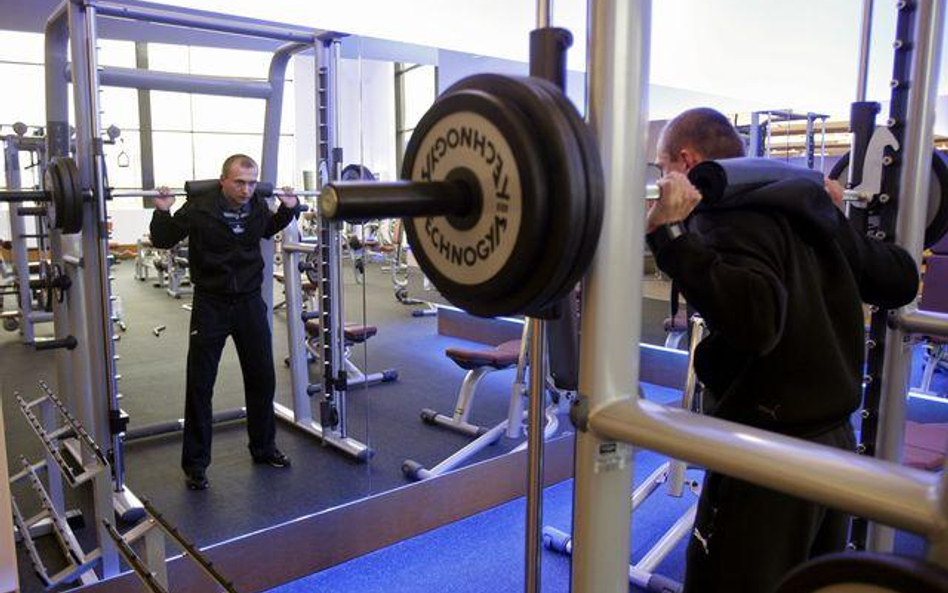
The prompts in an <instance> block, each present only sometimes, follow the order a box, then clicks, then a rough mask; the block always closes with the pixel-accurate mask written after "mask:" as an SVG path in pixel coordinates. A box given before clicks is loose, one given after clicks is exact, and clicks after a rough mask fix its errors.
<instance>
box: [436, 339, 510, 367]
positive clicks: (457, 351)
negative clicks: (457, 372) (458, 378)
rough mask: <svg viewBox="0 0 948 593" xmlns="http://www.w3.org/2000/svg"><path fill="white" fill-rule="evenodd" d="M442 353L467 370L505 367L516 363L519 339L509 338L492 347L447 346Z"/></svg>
mask: <svg viewBox="0 0 948 593" xmlns="http://www.w3.org/2000/svg"><path fill="white" fill-rule="evenodd" d="M444 355H445V356H447V357H448V358H450V359H451V360H453V361H454V362H455V363H456V364H457V365H458V366H459V367H461V368H462V369H466V370H468V371H470V370H473V369H477V368H481V367H493V368H495V369H506V368H508V367H512V366H513V365H515V364H517V360H518V359H519V358H520V340H510V341H509V342H504V343H503V344H500V345H499V346H495V347H494V348H485V349H483V350H469V349H467V348H448V349H447V350H445V351H444Z"/></svg>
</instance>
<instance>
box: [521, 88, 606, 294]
mask: <svg viewBox="0 0 948 593" xmlns="http://www.w3.org/2000/svg"><path fill="white" fill-rule="evenodd" d="M531 80H532V82H533V85H534V86H536V87H537V88H539V89H541V90H544V91H545V92H547V93H548V94H549V95H550V97H551V98H552V99H553V101H554V102H555V103H556V104H557V105H558V106H559V109H560V113H562V114H563V115H564V116H565V117H566V119H567V121H568V122H569V124H570V127H571V128H572V131H573V134H574V137H575V140H576V146H577V148H578V150H579V154H580V156H581V158H582V162H583V174H584V176H585V185H586V192H585V193H586V196H585V197H586V205H585V215H586V216H585V226H584V228H583V233H582V236H581V240H580V245H579V248H578V249H577V250H576V253H575V257H574V259H573V264H572V267H571V269H570V270H569V273H568V274H567V276H566V279H565V281H564V282H563V283H562V284H561V285H560V286H559V288H557V289H556V295H555V297H554V299H553V300H554V301H556V300H559V299H560V298H561V297H563V296H565V295H567V294H569V293H570V291H572V290H573V288H575V286H576V284H577V283H578V282H579V280H580V278H581V277H582V275H583V274H584V273H585V272H586V269H587V268H588V267H589V264H590V263H591V262H592V258H593V255H595V253H596V246H597V245H598V244H599V234H600V232H601V231H602V219H603V212H604V211H605V194H606V189H605V180H604V177H603V172H602V160H601V159H600V158H599V148H598V145H597V142H596V137H595V135H594V134H593V132H592V129H591V128H590V127H589V126H588V125H587V124H586V121H585V120H584V119H583V116H582V115H580V113H579V111H578V110H577V109H576V107H575V105H573V102H572V101H570V99H569V97H567V96H566V94H565V93H564V92H563V91H562V90H561V89H560V88H559V87H557V86H555V85H554V84H552V83H550V82H548V81H546V80H543V79H537V78H534V79H531Z"/></svg>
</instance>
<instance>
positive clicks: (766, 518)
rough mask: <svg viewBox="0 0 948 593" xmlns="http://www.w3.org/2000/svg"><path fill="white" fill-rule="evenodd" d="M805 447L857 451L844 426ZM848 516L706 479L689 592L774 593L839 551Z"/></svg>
mask: <svg viewBox="0 0 948 593" xmlns="http://www.w3.org/2000/svg"><path fill="white" fill-rule="evenodd" d="M808 440H810V441H813V442H817V443H822V444H824V445H830V446H833V447H836V448H839V449H846V450H849V451H853V450H855V446H856V445H855V439H854V437H853V430H852V427H851V426H850V425H849V424H848V423H846V424H844V425H842V426H839V427H838V428H835V429H833V430H830V431H828V432H825V433H823V434H821V435H818V436H815V437H812V438H809V439H808ZM848 529H849V516H848V515H846V514H844V513H841V512H839V511H836V510H833V509H828V508H826V507H823V506H820V505H817V504H814V503H811V502H807V501H805V500H801V499H799V498H794V497H792V496H789V495H786V494H782V493H780V492H776V491H774V490H770V489H767V488H762V487H760V486H756V485H754V484H750V483H748V482H745V481H743V480H738V479H735V478H731V477H728V476H725V475H722V474H717V473H712V472H708V474H707V475H706V476H705V480H704V487H703V490H702V491H701V500H700V501H699V502H698V514H697V517H696V518H695V526H694V529H693V531H692V534H691V539H690V540H689V542H688V552H687V566H686V571H685V588H684V590H685V592H686V593H725V592H726V593H769V592H770V591H772V590H773V589H774V588H775V587H776V585H777V584H778V583H779V582H780V580H781V579H782V578H783V577H784V575H786V573H788V572H789V571H790V570H791V569H793V568H794V567H796V566H797V565H799V564H801V563H803V562H805V561H806V560H808V559H809V558H813V557H816V556H819V555H821V554H826V553H829V552H836V551H842V550H843V549H844V548H845V546H846V539H847V535H848Z"/></svg>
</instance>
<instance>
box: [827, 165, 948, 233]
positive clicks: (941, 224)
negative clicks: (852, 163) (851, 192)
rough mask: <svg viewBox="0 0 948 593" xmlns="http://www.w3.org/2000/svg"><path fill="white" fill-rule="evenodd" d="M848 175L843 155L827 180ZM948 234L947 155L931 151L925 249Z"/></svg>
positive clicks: (844, 177)
mask: <svg viewBox="0 0 948 593" xmlns="http://www.w3.org/2000/svg"><path fill="white" fill-rule="evenodd" d="M848 174H849V153H848V152H847V153H846V154H844V155H843V156H842V157H841V158H840V159H839V160H838V161H837V162H836V164H835V165H833V168H832V169H830V173H829V178H830V179H837V180H842V181H843V182H844V183H845V181H846V177H847V176H848ZM945 234H948V155H945V154H944V153H941V152H938V151H937V150H935V151H932V177H931V181H930V182H929V185H928V215H927V216H926V218H925V248H926V249H928V248H929V247H931V246H932V245H934V244H935V243H938V241H939V240H940V239H941V238H942V237H944V236H945Z"/></svg>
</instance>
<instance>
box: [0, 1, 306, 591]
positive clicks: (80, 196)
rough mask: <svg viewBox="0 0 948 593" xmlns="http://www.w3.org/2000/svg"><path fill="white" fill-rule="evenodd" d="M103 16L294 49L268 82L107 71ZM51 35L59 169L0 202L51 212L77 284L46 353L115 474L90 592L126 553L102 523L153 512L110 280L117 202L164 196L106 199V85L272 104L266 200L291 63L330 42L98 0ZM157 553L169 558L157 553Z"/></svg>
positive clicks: (105, 498) (103, 509) (102, 477)
mask: <svg viewBox="0 0 948 593" xmlns="http://www.w3.org/2000/svg"><path fill="white" fill-rule="evenodd" d="M103 17H105V18H119V19H123V20H136V21H140V22H144V23H154V22H161V23H165V24H170V25H174V26H182V27H188V28H191V29H194V30H195V31H214V32H227V33H228V34H231V35H232V34H238V35H244V36H250V37H257V38H263V39H269V40H277V41H283V42H285V43H284V44H283V45H282V46H281V47H280V48H279V49H278V50H276V51H275V53H274V54H273V59H272V61H271V69H270V74H269V78H268V80H266V81H257V80H248V79H243V78H227V77H207V76H201V75H192V74H178V73H155V72H153V71H149V70H144V69H134V68H132V69H116V68H111V67H100V66H99V64H98V56H97V34H96V25H97V24H98V22H99V21H100V20H101V18H103ZM46 32H47V34H46V49H47V54H46V56H47V58H46V63H45V68H46V77H45V78H46V113H47V117H48V122H47V126H46V131H47V150H48V154H49V157H50V165H49V166H48V167H47V169H46V174H45V176H44V184H43V187H44V188H45V190H44V191H32V192H31V191H23V190H19V191H15V192H4V193H0V201H4V202H11V203H17V202H22V201H39V202H42V203H43V206H44V207H45V211H46V214H45V215H46V218H47V219H48V221H49V223H50V224H49V226H50V244H51V247H52V249H51V254H52V258H51V259H52V261H51V267H52V269H53V270H57V269H59V270H62V275H63V277H65V278H68V279H69V280H70V281H71V284H72V287H71V288H70V289H69V290H68V292H66V291H62V292H64V293H65V294H64V298H63V299H62V300H59V299H54V301H53V306H52V309H53V316H54V320H55V331H56V339H55V340H53V341H51V342H48V343H44V344H43V347H45V348H59V349H60V352H59V354H58V356H57V357H56V358H57V384H58V389H59V391H60V393H61V394H62V401H63V404H64V406H65V407H66V408H67V409H68V410H69V411H70V413H71V414H73V415H74V416H75V417H76V418H77V419H78V420H79V421H81V423H82V426H83V427H84V430H86V431H87V432H88V434H89V435H90V437H91V438H92V439H93V441H94V442H95V443H97V444H98V446H99V447H101V449H102V452H103V454H104V457H105V459H107V460H108V465H107V469H108V470H109V471H101V472H98V473H97V474H96V475H95V476H94V477H92V478H91V479H90V480H89V482H90V483H91V489H92V495H91V499H92V506H93V508H94V511H95V520H94V521H91V522H89V524H90V525H92V526H93V527H94V529H95V530H96V534H95V539H96V542H97V544H98V550H99V552H98V554H97V555H96V556H95V557H94V558H92V559H91V560H90V562H91V565H90V566H94V568H95V572H94V571H92V570H88V571H86V572H84V573H83V579H87V580H89V581H91V580H97V579H99V578H107V577H111V576H114V575H116V574H117V573H118V572H119V570H120V563H119V556H118V551H117V549H116V542H115V541H114V540H113V539H112V534H110V533H109V531H108V529H107V528H106V526H105V525H104V524H103V523H102V520H103V519H111V518H112V517H113V515H116V514H117V515H118V517H119V518H120V519H122V520H125V521H134V520H135V519H137V518H141V517H142V516H143V515H144V513H145V510H144V506H143V504H142V503H141V502H140V501H139V500H138V499H137V498H136V497H135V496H134V494H133V493H131V491H130V490H129V489H128V487H127V486H126V484H125V474H124V471H125V468H124V452H125V450H124V447H125V439H124V434H125V430H126V428H127V422H128V418H127V416H126V415H125V414H124V413H123V412H122V410H121V409H120V407H119V397H120V395H119V392H118V380H119V374H118V372H117V368H116V361H117V360H118V356H117V355H116V347H115V341H116V339H117V337H116V336H115V334H114V332H115V329H114V328H115V323H116V321H117V318H116V317H115V314H116V310H115V305H114V296H113V294H112V287H111V285H110V272H109V266H110V263H111V262H110V256H109V237H108V230H107V229H108V200H109V199H117V198H120V197H125V196H130V197H143V196H149V195H152V196H153V195H157V193H156V192H154V191H145V190H132V191H113V190H111V189H110V188H108V184H107V180H106V176H105V167H104V155H103V154H102V151H101V150H100V149H99V148H98V147H100V146H101V144H102V143H104V142H107V140H105V139H104V138H103V134H102V128H103V126H102V125H101V122H100V121H99V116H100V114H101V112H102V111H101V109H100V105H99V99H100V92H99V90H100V83H102V84H119V85H121V86H126V87H130V88H138V89H160V90H163V91H171V92H183V93H210V94H215V95H225V96H237V97H248V98H257V99H265V100H266V107H265V111H266V114H265V125H264V134H263V150H262V155H261V159H260V174H261V178H262V179H263V180H264V181H265V182H267V183H261V184H259V185H258V191H261V190H263V189H267V190H268V194H267V195H272V193H271V192H270V191H269V190H272V185H271V184H270V182H272V180H273V179H275V178H276V176H277V155H278V148H279V142H278V140H279V128H280V113H281V112H282V99H283V88H284V84H283V82H284V78H285V76H284V74H285V70H286V65H287V63H288V61H289V58H290V57H291V56H292V55H294V54H296V53H298V52H300V51H305V50H307V49H310V48H312V47H314V45H318V44H319V43H320V42H319V41H318V40H317V38H316V35H317V32H316V31H314V30H312V29H302V28H297V27H292V26H289V25H286V26H280V27H273V26H272V25H266V26H263V25H260V24H258V23H255V22H254V21H247V20H234V19H232V18H230V17H227V16H226V15H216V16H215V17H214V18H208V16H207V15H206V14H202V15H200V16H196V15H195V14H194V13H193V12H192V11H188V10H180V9H175V8H168V7H161V9H155V8H149V7H147V6H134V7H132V6H128V5H124V4H123V5H121V6H119V5H116V4H115V3H110V2H106V1H99V0H92V1H90V2H86V3H83V4H81V5H80V4H74V3H64V4H62V5H61V6H60V7H59V8H58V9H57V10H56V12H55V13H54V14H53V15H52V16H51V17H50V19H49V21H48V26H47V29H46ZM192 34H194V33H192ZM67 64H68V68H67ZM70 82H71V83H72V92H71V93H70V87H69V83H70ZM70 95H71V96H72V99H73V105H74V108H75V117H74V118H72V119H73V122H74V123H75V125H76V132H75V139H74V146H75V151H74V154H75V160H73V158H72V157H70V156H69V155H70V152H71V146H70V145H71V141H70V136H71V134H70V131H69V123H68V122H69V120H70V117H69V98H70ZM83 222H85V223H86V224H83ZM73 234H74V235H75V236H72V235H73ZM261 251H262V252H263V257H264V262H265V266H266V267H265V270H266V271H265V273H264V282H265V284H264V290H263V293H264V295H265V296H264V298H265V299H267V301H268V302H269V298H268V291H269V290H270V288H271V286H270V272H271V265H272V262H271V257H270V256H271V251H270V244H269V242H264V244H263V245H262V246H261ZM49 430H50V431H51V433H52V434H55V435H59V436H60V437H61V438H62V439H63V440H65V441H66V448H65V451H67V452H68V453H69V455H68V456H70V457H77V456H78V455H81V452H80V451H77V450H76V449H75V448H74V447H73V448H70V447H69V445H68V443H70V442H72V441H74V440H75V438H76V437H74V436H73V437H70V436H69V435H68V434H67V433H68V429H67V428H65V427H64V426H51V427H49ZM64 456H65V453H64ZM83 459H84V458H83V457H79V458H78V459H73V460H71V462H72V461H75V462H77V463H79V464H80V465H82V461H83ZM48 465H49V464H48ZM49 482H50V484H49V486H47V488H48V490H49V491H50V492H53V491H55V490H57V488H61V486H59V485H58V484H61V482H62V480H60V479H59V478H58V476H54V475H52V474H50V475H49ZM50 498H51V500H52V505H53V506H54V507H56V509H57V512H59V514H60V515H62V513H63V510H62V508H61V502H60V501H57V500H56V497H55V496H51V497H50ZM155 553H156V554H158V553H159V552H157V550H156V552H155ZM161 553H162V554H163V550H162V552H161ZM76 556H77V555H76ZM80 560H81V559H80ZM97 573H98V574H97ZM84 582H86V581H84Z"/></svg>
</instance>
